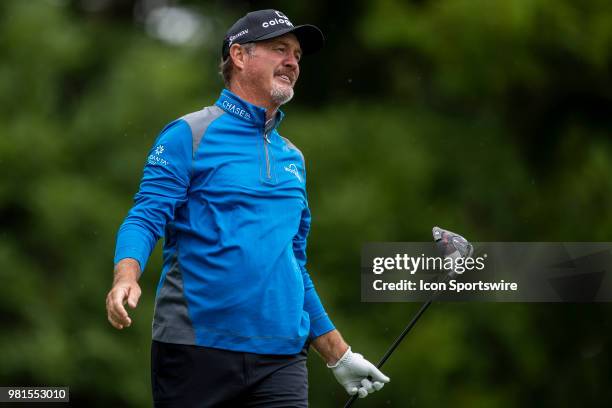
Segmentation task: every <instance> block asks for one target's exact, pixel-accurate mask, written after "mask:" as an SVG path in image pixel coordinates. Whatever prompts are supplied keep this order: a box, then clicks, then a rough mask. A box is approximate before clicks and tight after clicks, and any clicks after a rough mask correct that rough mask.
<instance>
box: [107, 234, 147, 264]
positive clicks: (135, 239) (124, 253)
mask: <svg viewBox="0 0 612 408" xmlns="http://www.w3.org/2000/svg"><path fill="white" fill-rule="evenodd" d="M150 255H151V248H149V247H148V245H147V244H146V238H145V237H143V234H142V232H141V231H139V230H138V229H125V230H122V231H120V233H119V236H118V238H117V248H116V250H115V259H114V262H115V265H116V264H117V263H118V262H119V261H120V260H122V259H125V258H133V259H136V260H137V261H138V263H139V264H140V271H141V272H144V269H145V267H146V265H147V261H148V259H149V256H150Z"/></svg>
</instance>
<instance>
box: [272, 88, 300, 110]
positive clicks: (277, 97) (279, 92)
mask: <svg viewBox="0 0 612 408" xmlns="http://www.w3.org/2000/svg"><path fill="white" fill-rule="evenodd" d="M293 93H294V92H293V87H292V86H291V85H285V84H283V85H279V84H274V85H272V90H271V92H270V96H271V97H272V100H273V101H274V103H276V104H278V105H282V104H285V103H287V102H289V101H290V100H291V98H293Z"/></svg>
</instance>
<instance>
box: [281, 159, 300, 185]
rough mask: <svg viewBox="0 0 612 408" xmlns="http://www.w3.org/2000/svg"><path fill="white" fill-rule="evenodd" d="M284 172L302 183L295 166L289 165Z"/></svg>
mask: <svg viewBox="0 0 612 408" xmlns="http://www.w3.org/2000/svg"><path fill="white" fill-rule="evenodd" d="M285 171H288V172H289V173H291V174H293V175H294V176H295V177H297V179H298V180H299V181H300V183H301V182H302V178H301V177H300V172H299V171H298V168H297V166H296V165H295V164H293V163H291V164H290V165H289V166H285Z"/></svg>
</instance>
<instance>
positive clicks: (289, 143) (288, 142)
mask: <svg viewBox="0 0 612 408" xmlns="http://www.w3.org/2000/svg"><path fill="white" fill-rule="evenodd" d="M279 136H280V135H279ZM281 137H282V138H283V140H284V141H285V143H287V147H289V148H290V149H293V150H296V151H297V152H298V153H299V154H300V156H301V157H302V161H303V162H304V166H305V165H306V160H305V159H304V155H303V154H302V151H301V150H300V149H298V148H297V147H296V146H295V145H294V144H293V143H291V140H289V139H287V138H286V137H284V136H281Z"/></svg>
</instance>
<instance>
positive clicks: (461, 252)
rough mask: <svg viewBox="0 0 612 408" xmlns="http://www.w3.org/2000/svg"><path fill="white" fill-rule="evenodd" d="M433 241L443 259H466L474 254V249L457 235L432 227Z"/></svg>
mask: <svg viewBox="0 0 612 408" xmlns="http://www.w3.org/2000/svg"><path fill="white" fill-rule="evenodd" d="M432 233H433V239H434V241H435V242H436V247H437V248H438V251H440V254H442V256H443V257H444V258H467V257H471V256H472V254H473V253H474V247H473V246H472V244H470V243H469V241H468V240H467V239H465V238H463V237H462V236H461V235H459V234H455V233H454V232H451V231H447V230H445V229H442V228H440V227H433V229H432Z"/></svg>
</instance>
